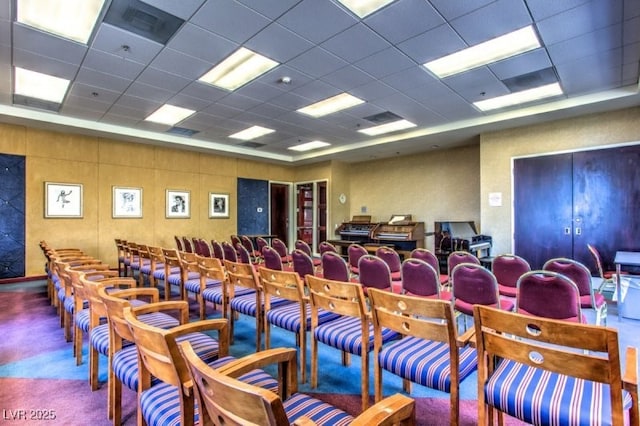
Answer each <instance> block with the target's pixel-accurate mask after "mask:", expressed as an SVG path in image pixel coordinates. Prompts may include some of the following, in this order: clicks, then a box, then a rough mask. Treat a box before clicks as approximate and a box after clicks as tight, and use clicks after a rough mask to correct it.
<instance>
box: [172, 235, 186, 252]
mask: <svg viewBox="0 0 640 426" xmlns="http://www.w3.org/2000/svg"><path fill="white" fill-rule="evenodd" d="M173 238H174V239H175V240H176V247H177V248H178V250H179V251H183V250H184V247H183V246H182V240H181V239H180V237H178V236H177V235H174V236H173Z"/></svg>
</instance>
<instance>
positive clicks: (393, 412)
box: [351, 393, 416, 426]
mask: <svg viewBox="0 0 640 426" xmlns="http://www.w3.org/2000/svg"><path fill="white" fill-rule="evenodd" d="M415 417H416V403H415V401H414V400H413V398H409V397H408V396H405V395H402V394H399V393H396V394H395V395H391V396H389V397H386V398H385V399H383V400H382V401H380V402H378V403H377V404H375V405H373V406H371V407H369V408H368V409H367V410H366V411H364V412H363V413H362V414H360V415H359V416H358V417H356V418H355V419H354V420H353V422H352V423H351V425H352V426H367V425H381V424H385V425H396V424H401V425H402V424H407V425H409V424H415Z"/></svg>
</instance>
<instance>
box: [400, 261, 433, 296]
mask: <svg viewBox="0 0 640 426" xmlns="http://www.w3.org/2000/svg"><path fill="white" fill-rule="evenodd" d="M401 271H402V291H403V293H405V294H409V295H414V296H436V297H437V298H440V276H439V274H438V273H437V272H436V270H435V269H433V267H432V266H431V265H429V264H428V263H427V262H425V261H424V260H421V259H414V258H409V259H405V260H404V262H402V269H401Z"/></svg>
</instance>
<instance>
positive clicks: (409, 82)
mask: <svg viewBox="0 0 640 426" xmlns="http://www.w3.org/2000/svg"><path fill="white" fill-rule="evenodd" d="M382 81H383V82H384V83H385V84H387V85H389V86H391V87H393V88H394V89H396V90H399V91H401V92H406V93H409V92H411V90H413V89H414V88H415V87H419V86H423V85H429V84H432V83H433V82H434V81H438V79H436V78H435V77H433V76H432V75H431V74H430V73H429V72H428V71H427V70H426V69H425V68H424V67H413V68H407V69H406V70H403V71H400V72H397V73H395V74H392V75H390V76H388V77H385V78H383V79H382Z"/></svg>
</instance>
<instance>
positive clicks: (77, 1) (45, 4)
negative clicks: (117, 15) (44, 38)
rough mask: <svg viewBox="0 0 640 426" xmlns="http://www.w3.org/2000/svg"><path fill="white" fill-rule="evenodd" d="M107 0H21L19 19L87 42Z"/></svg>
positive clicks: (19, 1)
mask: <svg viewBox="0 0 640 426" xmlns="http://www.w3.org/2000/svg"><path fill="white" fill-rule="evenodd" d="M104 2H105V0H46V1H43V0H18V2H17V13H16V15H17V21H18V22H20V23H22V24H25V25H28V26H30V27H33V28H37V29H39V30H42V31H45V32H48V33H51V34H55V35H58V36H60V37H63V38H66V39H69V40H74V41H77V42H79V43H82V44H87V42H88V41H89V37H90V36H91V33H92V32H93V28H94V26H95V25H96V20H97V19H98V16H99V15H100V11H101V10H102V6H103V5H104Z"/></svg>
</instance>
